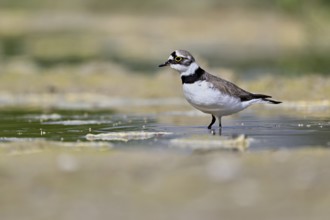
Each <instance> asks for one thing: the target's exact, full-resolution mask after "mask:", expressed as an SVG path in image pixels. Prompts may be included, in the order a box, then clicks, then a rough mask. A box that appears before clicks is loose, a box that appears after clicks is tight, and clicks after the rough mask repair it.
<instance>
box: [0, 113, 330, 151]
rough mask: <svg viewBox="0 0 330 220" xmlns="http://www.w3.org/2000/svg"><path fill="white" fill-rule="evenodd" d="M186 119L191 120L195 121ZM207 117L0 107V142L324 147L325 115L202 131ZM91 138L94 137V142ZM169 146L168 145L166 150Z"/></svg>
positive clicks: (329, 125)
mask: <svg viewBox="0 0 330 220" xmlns="http://www.w3.org/2000/svg"><path fill="white" fill-rule="evenodd" d="M192 120H195V121H196V120H197V121H196V122H195V121H193V122H191V121H192ZM208 123H209V117H205V116H203V115H198V114H197V116H196V115H190V114H188V113H187V112H182V113H181V114H171V112H162V113H156V114H155V113H153V114H148V113H146V114H133V113H132V114H121V113H115V112H113V111H111V110H97V111H92V110H48V111H41V110H24V109H15V110H12V109H11V110H2V111H0V128H1V129H0V141H1V142H15V141H33V140H45V141H58V142H86V141H88V140H87V139H86V135H87V134H104V133H108V132H121V133H125V132H134V131H135V132H141V131H144V132H167V133H168V135H158V136H155V137H152V138H147V139H146V140H127V141H125V142H123V141H118V140H114V141H110V142H111V143H112V144H113V145H114V146H115V147H121V148H123V147H124V148H125V147H132V146H134V147H147V148H164V149H167V148H168V147H169V145H170V144H169V143H170V141H171V140H173V139H177V138H187V139H189V138H191V137H194V136H201V137H206V138H210V139H211V140H213V141H214V140H218V139H219V141H220V138H223V137H227V138H234V137H237V136H239V135H242V134H243V135H245V136H246V137H247V138H249V140H250V141H249V149H251V150H262V149H270V148H275V149H276V148H297V147H306V146H309V147H313V146H324V147H329V146H330V138H329V134H330V118H326V117H319V118H318V117H315V118H305V117H304V118H299V117H284V116H276V115H275V116H267V117H265V116H264V117H259V116H257V115H253V114H249V113H241V114H239V115H238V116H237V117H235V118H234V119H233V118H231V117H227V118H226V119H225V123H224V127H223V129H222V130H221V137H220V136H219V130H218V128H217V127H216V126H214V129H213V130H212V131H210V130H208V129H206V125H207V124H208ZM96 141H97V140H96ZM171 149H173V148H171Z"/></svg>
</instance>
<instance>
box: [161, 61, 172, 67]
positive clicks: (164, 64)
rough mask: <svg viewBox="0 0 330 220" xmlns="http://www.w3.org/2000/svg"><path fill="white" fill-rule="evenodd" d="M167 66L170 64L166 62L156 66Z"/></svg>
mask: <svg viewBox="0 0 330 220" xmlns="http://www.w3.org/2000/svg"><path fill="white" fill-rule="evenodd" d="M168 65H170V62H169V61H166V62H165V63H163V64H160V65H158V67H164V66H168Z"/></svg>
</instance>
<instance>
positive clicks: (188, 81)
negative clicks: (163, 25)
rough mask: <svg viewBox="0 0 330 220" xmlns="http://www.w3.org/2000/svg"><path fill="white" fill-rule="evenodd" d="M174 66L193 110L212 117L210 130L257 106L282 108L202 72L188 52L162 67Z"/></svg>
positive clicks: (172, 57)
mask: <svg viewBox="0 0 330 220" xmlns="http://www.w3.org/2000/svg"><path fill="white" fill-rule="evenodd" d="M165 66H170V67H171V68H172V69H174V70H177V71H178V72H179V73H180V77H181V81H182V87H183V93H184V96H185V98H186V100H187V101H188V103H190V104H191V105H192V106H193V107H195V108H196V109H198V110H199V111H202V112H204V113H206V114H210V115H211V116H212V119H211V123H210V124H209V125H208V126H207V128H208V129H211V128H212V125H213V124H214V123H215V122H216V118H217V119H218V122H219V129H221V128H222V124H221V118H222V117H223V116H228V115H231V114H234V113H237V112H240V111H242V110H244V109H246V108H247V107H249V106H250V105H252V104H255V103H269V104H280V103H282V102H281V101H276V100H273V99H271V98H272V97H271V96H269V95H264V94H255V93H251V92H248V91H246V90H244V89H241V88H240V87H238V86H237V85H235V84H234V83H232V82H229V81H227V80H225V79H222V78H220V77H217V76H215V75H212V74H210V73H208V72H207V71H205V70H204V69H202V68H201V67H200V66H199V65H198V64H197V62H196V61H195V58H194V57H193V56H192V55H191V54H190V52H188V51H186V50H175V51H173V52H172V53H171V55H170V56H169V58H168V60H167V61H166V62H165V63H163V64H160V65H159V67H165Z"/></svg>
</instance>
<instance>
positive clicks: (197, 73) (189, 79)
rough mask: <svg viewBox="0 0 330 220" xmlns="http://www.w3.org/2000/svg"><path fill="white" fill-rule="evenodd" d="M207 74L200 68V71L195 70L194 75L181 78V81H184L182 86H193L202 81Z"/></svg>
mask: <svg viewBox="0 0 330 220" xmlns="http://www.w3.org/2000/svg"><path fill="white" fill-rule="evenodd" d="M204 73H205V71H204V70H203V69H202V68H200V67H198V69H196V70H195V72H194V74H192V75H189V76H181V80H182V84H185V83H186V84H192V83H194V82H196V81H199V80H201V78H202V76H203V74H204Z"/></svg>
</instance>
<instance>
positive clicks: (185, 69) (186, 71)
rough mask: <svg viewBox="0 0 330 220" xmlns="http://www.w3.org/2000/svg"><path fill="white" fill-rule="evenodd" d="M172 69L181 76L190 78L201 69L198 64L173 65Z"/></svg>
mask: <svg viewBox="0 0 330 220" xmlns="http://www.w3.org/2000/svg"><path fill="white" fill-rule="evenodd" d="M171 67H172V68H173V69H175V70H177V71H179V72H180V76H189V75H192V74H194V73H195V71H196V70H197V69H198V68H199V66H198V64H197V63H196V62H193V63H191V64H190V65H189V66H184V65H181V64H171Z"/></svg>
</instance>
